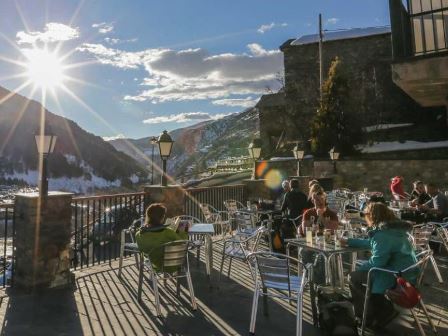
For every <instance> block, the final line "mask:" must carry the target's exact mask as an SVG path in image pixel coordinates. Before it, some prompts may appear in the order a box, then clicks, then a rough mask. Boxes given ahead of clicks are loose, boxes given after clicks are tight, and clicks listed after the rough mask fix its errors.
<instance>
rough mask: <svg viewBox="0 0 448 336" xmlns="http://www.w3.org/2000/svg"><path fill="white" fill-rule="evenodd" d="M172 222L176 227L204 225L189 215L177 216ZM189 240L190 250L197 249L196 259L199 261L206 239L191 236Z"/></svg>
mask: <svg viewBox="0 0 448 336" xmlns="http://www.w3.org/2000/svg"><path fill="white" fill-rule="evenodd" d="M171 221H172V223H173V225H174V227H179V226H182V225H184V226H188V227H191V226H192V225H193V224H199V223H202V222H201V220H200V219H199V218H197V217H193V216H188V215H181V216H175V217H173V218H171ZM188 238H189V240H190V249H196V258H197V259H198V260H199V259H200V256H201V247H202V246H203V245H204V244H205V242H204V237H203V236H196V235H189V236H188Z"/></svg>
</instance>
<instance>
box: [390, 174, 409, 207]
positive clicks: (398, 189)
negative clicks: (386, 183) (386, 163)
mask: <svg viewBox="0 0 448 336" xmlns="http://www.w3.org/2000/svg"><path fill="white" fill-rule="evenodd" d="M403 182H404V178H403V177H401V176H395V177H394V178H392V180H391V182H390V191H391V193H392V196H393V198H394V199H395V200H397V201H400V200H407V199H409V195H408V194H406V193H405V191H404V189H403Z"/></svg>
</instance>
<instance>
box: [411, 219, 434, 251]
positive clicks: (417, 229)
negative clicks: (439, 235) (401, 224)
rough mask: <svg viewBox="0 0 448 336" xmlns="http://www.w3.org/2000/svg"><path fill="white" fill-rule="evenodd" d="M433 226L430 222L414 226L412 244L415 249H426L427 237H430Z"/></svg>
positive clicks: (427, 244)
mask: <svg viewBox="0 0 448 336" xmlns="http://www.w3.org/2000/svg"><path fill="white" fill-rule="evenodd" d="M433 231H434V226H433V225H431V224H422V225H417V226H414V228H413V230H412V236H413V238H414V246H415V248H416V249H419V250H421V249H426V248H427V247H428V246H429V239H430V238H431V235H432V232H433Z"/></svg>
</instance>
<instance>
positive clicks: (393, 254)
mask: <svg viewBox="0 0 448 336" xmlns="http://www.w3.org/2000/svg"><path fill="white" fill-rule="evenodd" d="M365 219H366V221H367V224H368V226H369V239H354V238H349V239H345V240H343V241H341V243H342V244H346V245H348V246H350V247H366V248H370V250H371V257H370V259H369V260H366V261H364V262H363V263H362V264H361V265H360V266H359V267H358V268H357V270H356V271H355V272H352V273H350V281H349V286H350V291H351V294H352V298H353V305H354V308H355V314H356V316H357V317H359V318H362V314H363V310H364V297H365V291H366V287H365V284H366V283H367V274H368V271H369V270H370V269H371V268H373V267H379V268H385V269H389V270H394V271H400V270H403V269H405V268H407V267H408V266H411V265H413V264H415V263H416V262H417V258H416V255H415V249H414V245H413V238H412V236H411V234H410V232H411V231H412V225H411V224H409V223H407V222H404V221H401V220H399V219H397V218H396V217H395V215H394V213H393V212H392V210H390V209H389V208H388V207H387V205H385V204H383V203H370V204H369V205H368V206H367V209H366V211H365ZM403 276H404V277H405V278H406V279H407V280H408V281H409V282H411V283H413V284H415V283H416V280H417V277H418V270H415V271H410V272H407V273H405V274H403ZM395 283H396V279H395V277H394V276H393V275H392V274H389V273H385V272H375V273H373V279H372V287H371V293H372V295H371V297H370V304H369V308H368V316H367V323H368V325H370V326H371V327H383V326H385V325H386V324H387V323H389V322H390V321H392V319H393V318H394V317H396V315H397V312H396V311H395V310H394V308H393V304H392V303H391V302H390V301H389V300H388V299H387V298H386V297H385V296H384V294H385V292H386V290H388V289H390V288H392V287H393V286H394V284H395Z"/></svg>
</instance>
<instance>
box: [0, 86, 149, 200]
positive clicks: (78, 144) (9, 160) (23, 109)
mask: <svg viewBox="0 0 448 336" xmlns="http://www.w3.org/2000/svg"><path fill="white" fill-rule="evenodd" d="M8 94H10V91H8V90H6V89H4V88H2V87H0V101H1V100H2V98H3V97H5V96H7V95H8ZM40 115H41V104H40V103H38V102H36V101H32V100H29V99H27V98H25V97H23V96H20V95H18V94H14V95H12V96H11V97H10V98H9V99H6V100H5V101H4V102H3V103H2V104H0V184H1V183H16V184H29V185H36V184H37V180H38V172H37V164H38V153H37V148H36V142H35V138H34V135H35V134H36V133H37V131H38V129H39V122H40ZM46 116H47V125H49V126H50V127H51V130H52V132H53V133H54V134H55V135H57V137H58V138H57V142H56V147H55V150H54V153H53V154H52V155H51V156H50V157H49V164H48V169H49V175H50V181H49V184H50V189H58V190H67V191H72V192H77V193H85V192H93V191H94V190H95V189H97V188H109V187H132V185H133V184H134V183H138V182H139V181H142V180H143V179H144V178H146V176H147V172H145V170H144V167H143V166H142V165H141V164H139V163H138V162H136V161H135V160H133V159H132V158H130V157H129V156H128V155H126V154H124V153H122V152H120V151H117V150H116V149H115V148H114V147H113V146H112V145H111V144H109V143H107V142H106V141H104V140H103V139H102V138H101V137H99V136H95V135H93V134H91V133H88V132H86V131H84V130H83V129H82V128H81V127H79V126H78V125H77V124H76V123H75V122H73V121H71V120H68V119H66V118H63V117H61V116H58V115H55V114H53V113H51V112H49V111H47V112H46Z"/></svg>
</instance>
